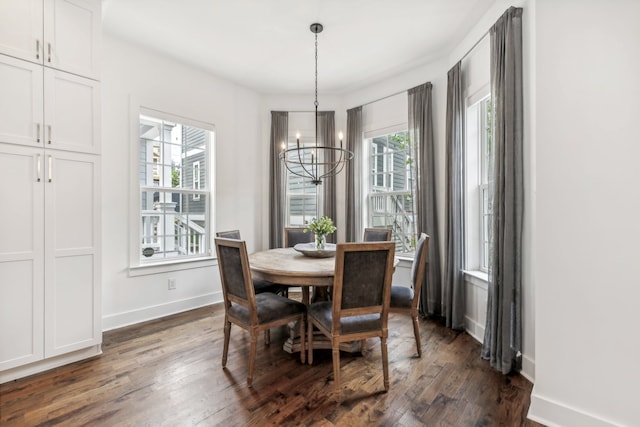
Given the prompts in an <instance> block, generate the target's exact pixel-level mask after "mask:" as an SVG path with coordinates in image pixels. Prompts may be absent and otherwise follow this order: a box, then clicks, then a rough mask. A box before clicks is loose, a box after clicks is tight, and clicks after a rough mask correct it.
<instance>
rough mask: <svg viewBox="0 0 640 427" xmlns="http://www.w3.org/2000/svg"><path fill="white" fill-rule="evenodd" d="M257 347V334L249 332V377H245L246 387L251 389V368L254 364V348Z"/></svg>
mask: <svg viewBox="0 0 640 427" xmlns="http://www.w3.org/2000/svg"><path fill="white" fill-rule="evenodd" d="M257 346H258V332H257V331H255V330H252V331H251V343H250V345H249V375H247V385H248V386H249V387H251V383H252V382H253V367H254V365H255V364H256V347H257Z"/></svg>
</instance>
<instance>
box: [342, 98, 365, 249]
mask: <svg viewBox="0 0 640 427" xmlns="http://www.w3.org/2000/svg"><path fill="white" fill-rule="evenodd" d="M346 137H347V139H346V149H347V150H349V151H351V152H352V153H353V160H352V161H350V162H347V166H346V168H345V171H346V172H345V173H346V175H347V177H346V179H347V188H346V199H347V200H346V218H345V221H346V230H345V231H346V235H345V237H346V239H347V242H358V241H360V239H361V237H362V230H363V227H362V220H361V216H362V215H361V210H360V208H358V206H359V203H358V201H359V199H360V197H361V196H362V151H363V150H362V106H360V107H355V108H352V109H350V110H347V135H346Z"/></svg>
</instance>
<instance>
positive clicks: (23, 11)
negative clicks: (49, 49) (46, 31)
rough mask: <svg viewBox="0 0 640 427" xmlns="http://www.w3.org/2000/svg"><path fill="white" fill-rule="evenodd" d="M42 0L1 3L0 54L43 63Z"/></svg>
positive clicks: (8, 0)
mask: <svg viewBox="0 0 640 427" xmlns="http://www.w3.org/2000/svg"><path fill="white" fill-rule="evenodd" d="M42 10H43V8H42V0H2V1H0V53H4V54H5V55H11V56H14V57H16V58H20V59H25V60H27V61H32V62H38V63H42V52H43V45H44V40H43V37H42Z"/></svg>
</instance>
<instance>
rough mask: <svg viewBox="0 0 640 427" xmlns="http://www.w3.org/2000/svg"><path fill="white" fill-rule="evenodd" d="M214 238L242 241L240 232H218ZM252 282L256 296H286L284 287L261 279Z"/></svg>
mask: <svg viewBox="0 0 640 427" xmlns="http://www.w3.org/2000/svg"><path fill="white" fill-rule="evenodd" d="M216 237H222V238H225V239H235V240H242V238H241V237H240V230H228V231H218V232H216ZM252 281H253V287H254V288H255V290H256V294H261V293H263V292H272V293H274V294H283V295H285V294H286V290H287V287H286V286H283V285H279V284H277V283H272V282H269V281H267V280H262V279H252ZM285 296H286V295H285Z"/></svg>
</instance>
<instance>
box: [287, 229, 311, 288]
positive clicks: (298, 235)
mask: <svg viewBox="0 0 640 427" xmlns="http://www.w3.org/2000/svg"><path fill="white" fill-rule="evenodd" d="M305 228H306V227H285V228H284V247H285V248H292V247H294V246H295V245H297V244H298V243H312V242H313V241H314V234H313V233H312V232H310V231H307V232H306V233H305V231H304V230H305ZM284 288H285V289H284V292H283V295H284V296H286V297H288V296H289V287H284ZM301 291H302V293H303V294H305V293H306V294H307V296H306V298H307V299H308V298H309V296H308V292H309V288H308V287H304V286H303V287H302V288H301ZM304 298H305V297H304V296H303V300H304Z"/></svg>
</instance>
